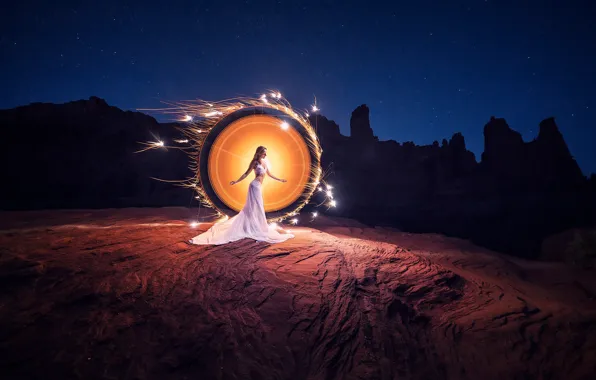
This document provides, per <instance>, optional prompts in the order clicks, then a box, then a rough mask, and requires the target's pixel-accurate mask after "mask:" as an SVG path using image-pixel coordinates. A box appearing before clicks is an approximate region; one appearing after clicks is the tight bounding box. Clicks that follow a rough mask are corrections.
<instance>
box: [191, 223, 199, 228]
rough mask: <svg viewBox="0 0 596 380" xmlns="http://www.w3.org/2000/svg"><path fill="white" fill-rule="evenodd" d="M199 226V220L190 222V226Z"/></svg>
mask: <svg viewBox="0 0 596 380" xmlns="http://www.w3.org/2000/svg"><path fill="white" fill-rule="evenodd" d="M198 226H199V222H190V228H197V227H198Z"/></svg>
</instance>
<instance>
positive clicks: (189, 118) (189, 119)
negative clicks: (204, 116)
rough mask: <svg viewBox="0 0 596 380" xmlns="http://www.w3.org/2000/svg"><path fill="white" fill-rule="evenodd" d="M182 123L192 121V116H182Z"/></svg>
mask: <svg viewBox="0 0 596 380" xmlns="http://www.w3.org/2000/svg"><path fill="white" fill-rule="evenodd" d="M184 121H192V116H190V115H185V116H184Z"/></svg>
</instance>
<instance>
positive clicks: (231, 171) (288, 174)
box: [208, 115, 311, 212]
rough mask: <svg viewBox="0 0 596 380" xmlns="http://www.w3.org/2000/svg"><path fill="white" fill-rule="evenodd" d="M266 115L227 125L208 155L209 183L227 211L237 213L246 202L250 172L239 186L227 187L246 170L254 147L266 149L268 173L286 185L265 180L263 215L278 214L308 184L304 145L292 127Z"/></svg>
mask: <svg viewBox="0 0 596 380" xmlns="http://www.w3.org/2000/svg"><path fill="white" fill-rule="evenodd" d="M282 123H283V120H281V119H279V118H277V117H274V116H269V115H250V116H246V117H243V118H240V119H238V120H236V121H234V122H232V123H230V125H228V126H227V127H226V128H224V129H223V131H221V133H220V134H219V135H218V136H217V138H216V139H215V141H214V142H213V145H212V146H211V149H210V151H209V159H208V174H209V182H210V183H211V186H212V188H213V190H214V191H215V193H216V194H217V197H218V198H219V199H220V200H221V201H222V202H223V203H225V204H226V205H227V206H228V207H229V208H231V209H232V210H235V211H240V210H241V209H242V207H243V206H244V203H245V202H246V196H247V193H248V185H249V184H250V181H252V180H253V179H254V176H255V174H254V171H253V172H251V173H250V174H249V176H248V177H247V178H246V179H245V180H244V181H242V182H240V183H237V184H236V185H233V186H232V185H230V181H234V180H237V179H238V178H239V177H240V176H241V175H242V174H243V173H244V172H245V171H246V170H247V169H248V165H249V164H250V161H251V159H252V158H253V156H254V154H255V150H256V149H257V147H258V146H260V145H262V146H265V147H266V148H267V160H268V162H269V169H270V171H271V173H272V174H273V175H274V176H276V177H277V178H283V179H286V180H287V182H286V183H282V182H279V181H275V180H273V178H270V177H268V176H267V177H266V178H265V180H264V181H263V186H262V189H263V199H264V206H265V211H266V212H271V211H278V210H281V209H283V208H284V207H287V206H289V205H291V204H292V203H293V202H295V201H296V200H297V199H298V198H299V197H300V196H301V195H302V194H303V193H304V190H305V188H306V186H307V184H308V179H309V175H310V170H311V159H310V154H309V150H308V146H307V145H306V142H305V141H304V139H303V138H302V136H301V135H300V133H298V131H296V130H295V129H294V128H293V127H292V126H289V127H288V125H287V124H286V125H284V126H285V127H287V128H286V129H284V128H282Z"/></svg>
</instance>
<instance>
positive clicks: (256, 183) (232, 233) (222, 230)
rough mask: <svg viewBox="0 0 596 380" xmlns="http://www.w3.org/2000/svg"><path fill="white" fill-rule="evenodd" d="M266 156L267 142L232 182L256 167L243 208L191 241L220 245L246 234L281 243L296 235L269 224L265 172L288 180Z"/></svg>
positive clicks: (281, 180)
mask: <svg viewBox="0 0 596 380" xmlns="http://www.w3.org/2000/svg"><path fill="white" fill-rule="evenodd" d="M265 157H267V148H265V147H264V146H260V147H258V148H257V150H256V152H255V155H254V157H253V159H252V160H251V161H250V165H249V166H248V169H247V170H246V172H245V173H244V174H242V176H241V177H240V178H239V179H238V180H237V181H232V182H230V185H235V184H237V183H238V182H240V181H242V180H243V179H245V178H246V177H247V176H248V175H249V174H250V172H251V171H253V170H254V171H255V174H256V177H255V179H253V180H252V182H251V183H250V186H249V187H248V196H247V197H246V204H245V205H244V207H243V208H242V210H241V211H240V212H239V213H238V214H237V215H235V216H233V217H232V218H230V219H228V220H226V221H224V222H220V223H216V224H214V225H213V226H212V227H211V228H210V229H208V230H207V231H205V232H203V233H202V234H200V235H198V236H195V237H194V238H192V239H191V240H190V241H189V242H190V243H191V244H200V245H204V244H215V245H219V244H225V243H230V242H233V241H237V240H240V239H244V238H249V239H254V240H257V241H265V242H268V243H281V242H282V241H286V240H288V239H290V238H293V237H294V235H292V234H290V233H280V232H279V231H278V228H277V227H274V226H269V225H267V218H266V217H265V207H264V205H263V193H262V191H261V185H262V184H263V179H264V178H265V174H267V175H269V177H271V178H273V179H274V180H276V181H280V182H286V180H285V179H280V178H277V177H276V176H274V175H273V174H271V172H270V171H269V168H268V167H267V164H266V163H265Z"/></svg>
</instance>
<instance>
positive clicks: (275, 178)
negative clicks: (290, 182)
mask: <svg viewBox="0 0 596 380" xmlns="http://www.w3.org/2000/svg"><path fill="white" fill-rule="evenodd" d="M267 175H268V176H269V177H271V178H273V179H274V180H276V181H279V182H287V181H286V180H285V179H280V178H277V177H276V176H274V175H273V174H271V172H270V171H269V168H267Z"/></svg>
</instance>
